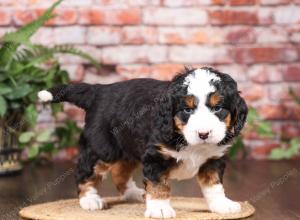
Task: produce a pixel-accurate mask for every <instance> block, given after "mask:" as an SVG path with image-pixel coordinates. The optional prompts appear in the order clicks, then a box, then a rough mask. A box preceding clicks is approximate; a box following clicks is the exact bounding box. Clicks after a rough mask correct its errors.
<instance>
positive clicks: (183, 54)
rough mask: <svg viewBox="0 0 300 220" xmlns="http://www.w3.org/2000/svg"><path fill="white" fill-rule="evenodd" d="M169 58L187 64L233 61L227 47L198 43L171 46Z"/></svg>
mask: <svg viewBox="0 0 300 220" xmlns="http://www.w3.org/2000/svg"><path fill="white" fill-rule="evenodd" d="M169 60H170V61H171V62H175V63H185V64H195V63H197V64H224V63H231V62H232V60H231V59H230V57H229V56H228V54H227V48H225V47H209V46H196V45H194V46H192V45H188V46H172V47H170V49H169Z"/></svg>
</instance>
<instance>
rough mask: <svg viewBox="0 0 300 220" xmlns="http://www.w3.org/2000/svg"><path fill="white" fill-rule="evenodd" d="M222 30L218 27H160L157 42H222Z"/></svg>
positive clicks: (223, 40)
mask: <svg viewBox="0 0 300 220" xmlns="http://www.w3.org/2000/svg"><path fill="white" fill-rule="evenodd" d="M224 38H225V37H224V31H222V30H221V29H220V28H187V27H160V28H159V29H158V40H159V43H163V44H201V43H211V44H217V43H224V42H225V39H224Z"/></svg>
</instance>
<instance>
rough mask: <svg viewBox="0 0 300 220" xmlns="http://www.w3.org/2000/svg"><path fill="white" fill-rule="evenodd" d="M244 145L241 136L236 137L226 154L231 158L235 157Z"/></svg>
mask: <svg viewBox="0 0 300 220" xmlns="http://www.w3.org/2000/svg"><path fill="white" fill-rule="evenodd" d="M244 147H245V145H244V142H243V140H242V138H241V137H238V138H237V139H236V140H235V142H234V143H233V144H232V146H231V148H230V149H229V152H228V155H229V157H230V158H231V159H235V158H236V156H237V153H238V151H239V150H241V149H243V148H244Z"/></svg>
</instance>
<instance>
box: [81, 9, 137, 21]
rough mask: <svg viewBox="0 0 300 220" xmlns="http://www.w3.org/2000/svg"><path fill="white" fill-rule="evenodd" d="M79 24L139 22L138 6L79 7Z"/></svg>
mask: <svg viewBox="0 0 300 220" xmlns="http://www.w3.org/2000/svg"><path fill="white" fill-rule="evenodd" d="M79 14H80V16H79V23H80V24H91V25H96V24H109V25H126V24H131V25H133V24H140V23H141V11H140V9H138V8H130V9H127V8H123V9H105V10H104V9H102V8H93V9H87V8H84V9H80V11H79Z"/></svg>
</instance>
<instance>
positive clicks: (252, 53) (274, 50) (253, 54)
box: [232, 47, 298, 63]
mask: <svg viewBox="0 0 300 220" xmlns="http://www.w3.org/2000/svg"><path fill="white" fill-rule="evenodd" d="M232 52H233V53H232V55H233V58H234V60H235V61H236V62H238V63H276V62H291V61H296V60H297V59H298V54H297V51H296V49H295V48H293V47H286V48H285V47H239V48H235V49H233V50H232Z"/></svg>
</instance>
